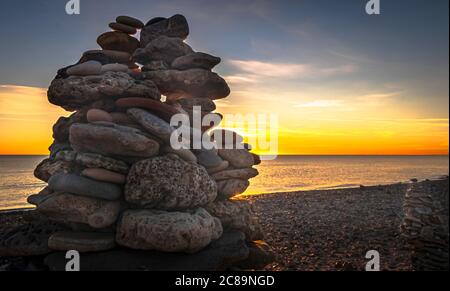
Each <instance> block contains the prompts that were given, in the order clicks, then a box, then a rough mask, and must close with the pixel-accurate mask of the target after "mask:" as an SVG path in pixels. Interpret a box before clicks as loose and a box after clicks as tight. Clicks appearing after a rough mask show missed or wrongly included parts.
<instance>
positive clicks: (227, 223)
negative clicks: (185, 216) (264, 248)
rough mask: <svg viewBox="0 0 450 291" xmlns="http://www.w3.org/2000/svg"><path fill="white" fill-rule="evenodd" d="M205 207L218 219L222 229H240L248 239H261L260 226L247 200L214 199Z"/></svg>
mask: <svg viewBox="0 0 450 291" xmlns="http://www.w3.org/2000/svg"><path fill="white" fill-rule="evenodd" d="M205 209H206V210H207V211H208V212H209V213H210V214H211V215H212V216H214V217H217V218H219V219H220V221H221V222H222V226H223V228H224V229H226V230H238V231H242V232H243V233H245V235H246V237H247V240H248V241H255V240H261V239H263V232H262V229H261V226H260V224H259V222H258V220H257V218H256V215H255V213H254V210H253V208H252V205H251V204H250V203H249V202H248V201H244V200H239V201H229V200H223V201H215V202H214V203H211V204H209V205H207V206H206V207H205Z"/></svg>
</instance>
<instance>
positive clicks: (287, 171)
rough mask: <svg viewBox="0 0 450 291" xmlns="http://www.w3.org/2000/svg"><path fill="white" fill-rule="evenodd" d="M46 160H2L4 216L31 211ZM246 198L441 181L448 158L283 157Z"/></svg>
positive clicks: (266, 168)
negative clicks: (38, 168) (31, 197)
mask: <svg viewBox="0 0 450 291" xmlns="http://www.w3.org/2000/svg"><path fill="white" fill-rule="evenodd" d="M46 157H47V156H46V155H0V210H12V209H19V208H27V207H32V206H31V205H29V204H28V203H27V202H26V198H27V197H28V196H29V195H31V194H36V193H38V192H39V191H40V190H42V189H43V188H44V187H45V186H46V183H45V182H43V181H40V180H38V179H36V178H35V177H34V175H33V171H34V169H35V167H36V166H37V165H38V164H39V163H40V162H41V161H42V160H43V159H45V158H46ZM256 168H257V169H258V171H259V173H260V175H259V176H257V177H256V178H254V179H252V180H251V185H250V187H249V189H248V190H247V191H246V192H245V193H244V195H257V194H266V193H279V192H295V191H309V190H329V189H339V188H353V187H359V186H360V185H364V186H374V185H387V184H393V183H398V182H408V181H410V180H411V179H417V180H425V179H439V178H441V177H444V176H448V174H449V157H448V155H427V156H423V155H422V156H412V155H401V156H400V155H376V156H374V155H370V156H368V155H280V156H278V158H277V159H275V160H272V161H262V163H261V165H258V166H257V167H256Z"/></svg>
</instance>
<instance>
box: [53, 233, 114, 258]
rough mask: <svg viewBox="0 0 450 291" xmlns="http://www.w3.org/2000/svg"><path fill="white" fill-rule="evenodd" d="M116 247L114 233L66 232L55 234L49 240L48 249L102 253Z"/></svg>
mask: <svg viewBox="0 0 450 291" xmlns="http://www.w3.org/2000/svg"><path fill="white" fill-rule="evenodd" d="M115 246H116V241H115V237H114V234H113V233H96V232H68V231H64V232H57V233H54V234H53V235H52V236H50V238H49V240H48V247H49V248H50V249H52V250H55V251H70V250H76V251H78V252H80V253H86V252H101V251H107V250H110V249H113V248H114V247H115Z"/></svg>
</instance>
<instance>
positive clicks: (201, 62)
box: [171, 52, 221, 70]
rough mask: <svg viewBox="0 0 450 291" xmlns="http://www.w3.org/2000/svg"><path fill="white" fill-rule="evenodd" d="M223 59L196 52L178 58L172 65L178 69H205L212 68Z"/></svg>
mask: <svg viewBox="0 0 450 291" xmlns="http://www.w3.org/2000/svg"><path fill="white" fill-rule="evenodd" d="M220 61H221V59H220V58H218V57H215V56H212V55H209V54H205V53H200V52H195V53H191V54H188V55H185V56H181V57H178V58H176V59H175V60H174V61H173V62H172V65H171V67H172V68H173V69H177V70H189V69H204V70H212V69H213V68H214V67H215V66H217V65H218V64H219V63H220Z"/></svg>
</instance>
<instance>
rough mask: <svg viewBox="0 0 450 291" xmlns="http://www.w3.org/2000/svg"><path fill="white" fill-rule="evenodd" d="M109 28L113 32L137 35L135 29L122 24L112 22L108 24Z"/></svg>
mask: <svg viewBox="0 0 450 291" xmlns="http://www.w3.org/2000/svg"><path fill="white" fill-rule="evenodd" d="M109 27H110V28H111V29H113V30H116V31H121V32H124V33H126V34H136V33H137V29H136V28H135V27H133V26H130V25H126V24H123V23H117V22H112V23H110V24H109Z"/></svg>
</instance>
